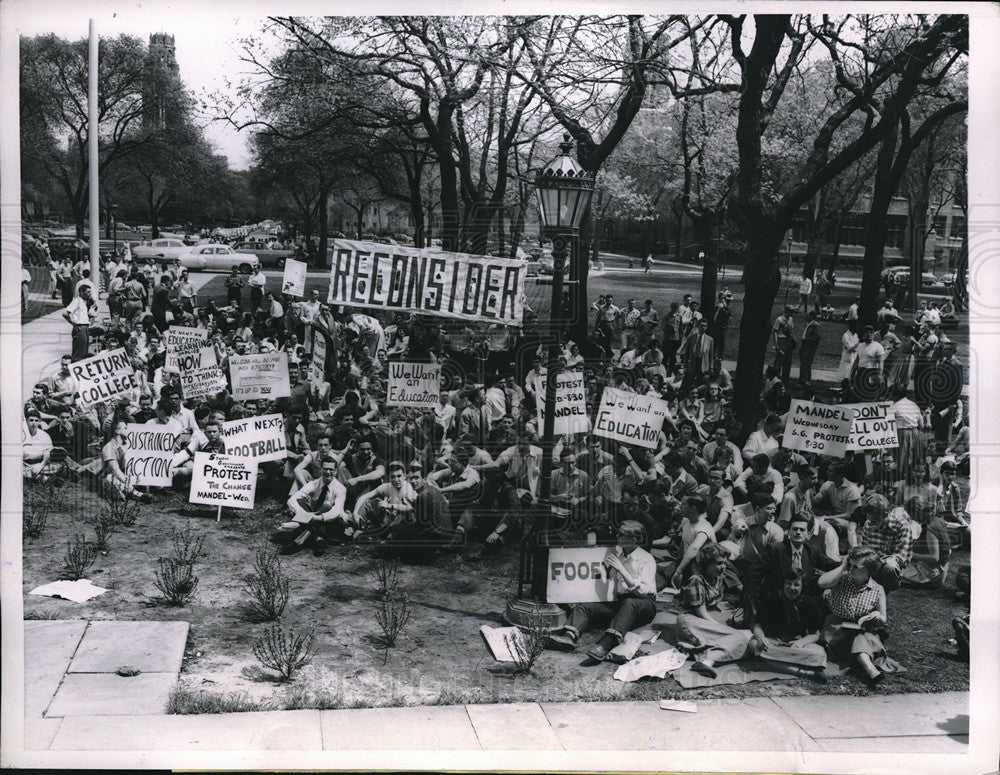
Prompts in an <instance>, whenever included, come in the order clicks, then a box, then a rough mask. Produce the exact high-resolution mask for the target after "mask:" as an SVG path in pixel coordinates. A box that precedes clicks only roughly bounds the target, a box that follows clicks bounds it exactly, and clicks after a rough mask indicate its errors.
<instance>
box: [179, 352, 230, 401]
mask: <svg viewBox="0 0 1000 775" xmlns="http://www.w3.org/2000/svg"><path fill="white" fill-rule="evenodd" d="M176 358H177V361H176V362H177V368H178V371H179V372H180V379H181V394H182V395H183V396H184V398H206V397H208V396H214V395H215V394H216V393H218V392H219V391H220V390H225V389H226V387H227V383H226V375H225V374H223V373H222V369H220V368H219V360H218V358H217V357H216V354H215V348H214V347H200V348H198V349H197V350H189V351H184V352H180V353H177V355H176Z"/></svg>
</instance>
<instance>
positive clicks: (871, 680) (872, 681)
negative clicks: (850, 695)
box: [865, 673, 885, 689]
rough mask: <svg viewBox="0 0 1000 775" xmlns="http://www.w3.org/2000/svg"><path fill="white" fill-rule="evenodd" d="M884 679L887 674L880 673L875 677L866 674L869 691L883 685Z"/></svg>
mask: <svg viewBox="0 0 1000 775" xmlns="http://www.w3.org/2000/svg"><path fill="white" fill-rule="evenodd" d="M884 678H885V673H878V674H877V675H873V676H872V675H868V674H867V673H865V685H866V686H867V687H868V688H869V689H874V688H875V687H876V686H878V685H879V684H880V683H882V679H884Z"/></svg>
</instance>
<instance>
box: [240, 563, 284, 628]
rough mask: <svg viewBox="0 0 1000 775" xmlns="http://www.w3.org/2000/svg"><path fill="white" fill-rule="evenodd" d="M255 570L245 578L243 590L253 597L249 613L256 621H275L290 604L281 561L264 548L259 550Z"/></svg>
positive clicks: (248, 606) (254, 565)
mask: <svg viewBox="0 0 1000 775" xmlns="http://www.w3.org/2000/svg"><path fill="white" fill-rule="evenodd" d="M253 568H254V572H253V573H248V574H247V575H246V576H244V577H243V589H244V590H245V591H246V593H247V594H248V595H249V596H250V597H251V601H250V602H249V603H248V604H247V609H248V612H249V614H250V617H251V618H253V619H254V620H256V621H264V622H270V621H274V620H275V619H277V618H278V617H279V616H281V614H282V612H283V611H284V610H285V605H286V604H287V603H288V579H286V578H285V577H284V575H283V574H282V571H281V560H280V559H279V558H278V555H277V553H276V552H272V551H271V550H270V549H268V547H266V546H264V547H261V548H260V549H258V550H257V554H256V556H255V558H254V564H253Z"/></svg>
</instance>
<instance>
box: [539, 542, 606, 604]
mask: <svg viewBox="0 0 1000 775" xmlns="http://www.w3.org/2000/svg"><path fill="white" fill-rule="evenodd" d="M608 551H609V547H607V546H579V547H572V548H569V547H560V548H557V547H553V548H551V549H549V561H548V568H547V569H546V576H545V579H546V583H545V601H546V602H547V603H608V602H611V601H612V600H614V599H615V593H614V589H613V587H612V585H611V580H610V579H609V578H608V570H607V568H605V567H604V557H605V556H606V555H607V553H608ZM612 551H613V549H612Z"/></svg>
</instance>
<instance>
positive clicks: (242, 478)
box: [188, 452, 257, 509]
mask: <svg viewBox="0 0 1000 775" xmlns="http://www.w3.org/2000/svg"><path fill="white" fill-rule="evenodd" d="M256 490H257V463H256V461H253V460H247V459H246V458H242V457H232V456H231V455H217V454H215V453H210V452H195V453H194V468H193V470H192V472H191V494H190V495H189V496H188V502H189V503H200V504H203V505H205V506H232V507H234V508H237V509H252V508H253V501H254V496H255V494H256Z"/></svg>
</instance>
